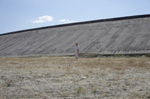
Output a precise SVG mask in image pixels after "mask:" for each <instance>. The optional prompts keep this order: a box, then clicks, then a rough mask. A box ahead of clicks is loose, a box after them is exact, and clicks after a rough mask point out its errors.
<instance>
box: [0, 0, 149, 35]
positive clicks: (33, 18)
mask: <svg viewBox="0 0 150 99" xmlns="http://www.w3.org/2000/svg"><path fill="white" fill-rule="evenodd" d="M143 14H150V0H0V34H3V33H8V32H14V31H20V30H25V29H32V28H38V27H45V26H53V25H59V24H67V23H75V22H82V21H90V20H98V19H107V18H116V17H124V16H133V15H143Z"/></svg>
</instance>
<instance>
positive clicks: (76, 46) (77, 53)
mask: <svg viewBox="0 0 150 99" xmlns="http://www.w3.org/2000/svg"><path fill="white" fill-rule="evenodd" d="M74 50H75V58H76V60H77V59H78V58H79V44H78V43H76V44H75V48H74Z"/></svg>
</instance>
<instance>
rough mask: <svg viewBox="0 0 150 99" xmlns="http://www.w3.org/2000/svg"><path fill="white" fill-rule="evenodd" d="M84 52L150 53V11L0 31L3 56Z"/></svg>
mask: <svg viewBox="0 0 150 99" xmlns="http://www.w3.org/2000/svg"><path fill="white" fill-rule="evenodd" d="M76 42H78V43H79V45H80V52H82V53H85V52H89V53H90V52H96V53H99V52H100V53H150V15H146V17H145V16H144V17H143V16H141V17H140V16H138V17H135V16H134V17H133V16H131V17H125V18H121V19H117V20H115V18H114V19H111V20H109V19H108V20H97V21H89V22H85V23H84V22H81V23H75V24H68V25H60V26H59V25H58V26H50V27H45V28H37V29H30V30H24V31H17V32H12V33H8V34H4V35H0V56H25V55H29V56H30V55H52V54H56V55H60V54H72V53H73V52H74V45H75V43H76Z"/></svg>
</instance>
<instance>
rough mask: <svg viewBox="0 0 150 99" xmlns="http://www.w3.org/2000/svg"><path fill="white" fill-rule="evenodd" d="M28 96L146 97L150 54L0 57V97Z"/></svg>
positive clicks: (149, 98) (84, 98)
mask: <svg viewBox="0 0 150 99" xmlns="http://www.w3.org/2000/svg"><path fill="white" fill-rule="evenodd" d="M28 98H29V99H150V58H148V57H101V58H79V60H75V58H74V57H34V58H0V99H28Z"/></svg>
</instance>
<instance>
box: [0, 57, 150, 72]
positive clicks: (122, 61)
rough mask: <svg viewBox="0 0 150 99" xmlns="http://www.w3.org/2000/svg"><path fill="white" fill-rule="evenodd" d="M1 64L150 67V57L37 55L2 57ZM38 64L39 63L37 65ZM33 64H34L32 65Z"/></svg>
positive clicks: (119, 68)
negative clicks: (77, 57) (30, 56)
mask: <svg viewBox="0 0 150 99" xmlns="http://www.w3.org/2000/svg"><path fill="white" fill-rule="evenodd" d="M0 63H1V65H0V66H10V65H13V66H16V67H18V68H19V67H24V68H32V66H33V67H34V66H35V65H36V67H40V66H42V67H45V68H47V66H48V65H50V64H54V65H58V66H61V65H65V66H76V67H89V68H102V69H105V68H112V69H115V70H122V69H125V68H129V67H136V68H145V67H150V58H148V57H114V58H111V57H105V58H79V60H75V58H74V57H37V58H0ZM37 64H38V65H37ZM31 65H32V66H31Z"/></svg>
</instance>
